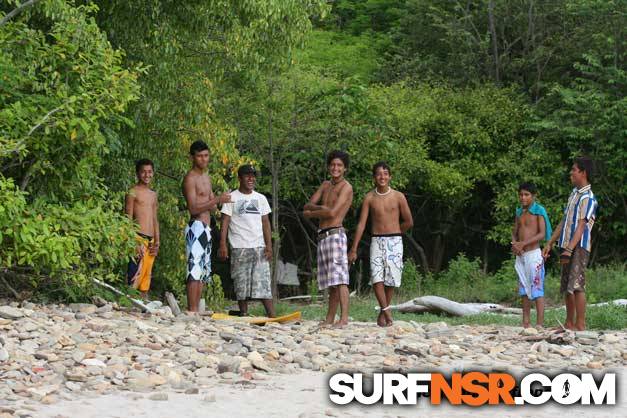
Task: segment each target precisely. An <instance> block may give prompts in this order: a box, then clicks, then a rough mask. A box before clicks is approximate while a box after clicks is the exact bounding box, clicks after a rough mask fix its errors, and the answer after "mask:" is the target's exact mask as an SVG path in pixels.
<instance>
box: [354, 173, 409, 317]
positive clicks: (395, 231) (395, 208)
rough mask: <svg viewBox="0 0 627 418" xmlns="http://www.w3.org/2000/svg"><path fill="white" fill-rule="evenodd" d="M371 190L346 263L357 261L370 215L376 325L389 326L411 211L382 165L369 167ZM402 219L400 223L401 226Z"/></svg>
mask: <svg viewBox="0 0 627 418" xmlns="http://www.w3.org/2000/svg"><path fill="white" fill-rule="evenodd" d="M372 176H373V177H374V182H375V186H376V187H375V189H374V190H372V191H370V192H368V193H367V194H366V197H365V198H364V203H363V205H362V206H361V215H360V216H359V224H358V225H357V231H356V232H355V239H354V240H353V245H352V247H351V250H350V252H349V253H348V261H349V263H354V262H355V260H356V259H357V248H358V246H359V241H360V240H361V237H362V236H363V234H364V229H365V228H366V222H367V220H368V215H369V214H370V213H372V241H371V243H370V277H371V284H372V287H373V288H374V294H375V296H376V297H377V301H378V302H379V306H380V307H381V310H380V311H379V316H378V318H377V325H379V326H381V327H383V326H390V325H392V313H391V312H390V310H389V307H390V303H392V296H393V294H394V288H395V287H400V285H401V276H402V274H403V233H404V232H405V231H407V230H409V229H410V228H411V227H412V226H413V225H414V221H413V219H412V215H411V210H409V205H408V204H407V199H406V198H405V195H404V194H403V193H401V192H398V191H396V190H394V189H392V188H391V187H390V180H391V179H392V174H391V171H390V167H389V166H388V164H387V163H386V162H384V161H380V162H378V163H376V164H375V165H374V166H373V167H372ZM401 219H402V223H401Z"/></svg>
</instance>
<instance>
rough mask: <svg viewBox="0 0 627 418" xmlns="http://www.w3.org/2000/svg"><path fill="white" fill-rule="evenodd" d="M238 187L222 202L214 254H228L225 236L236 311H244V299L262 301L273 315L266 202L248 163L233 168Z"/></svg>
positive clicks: (225, 257)
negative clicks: (256, 189)
mask: <svg viewBox="0 0 627 418" xmlns="http://www.w3.org/2000/svg"><path fill="white" fill-rule="evenodd" d="M237 177H238V179H239V189H238V190H236V191H234V192H232V193H231V203H225V204H224V205H223V206H222V231H221V234H220V249H219V251H218V256H219V257H220V258H221V259H223V260H226V259H227V258H229V250H228V247H227V237H228V241H229V246H230V247H231V277H232V278H233V281H234V283H235V296H236V297H237V303H238V305H239V309H240V315H242V316H244V315H248V302H247V301H248V300H250V299H258V300H261V302H262V303H263V306H264V308H265V309H266V314H267V316H269V317H271V318H273V317H274V316H275V313H274V306H273V305H272V287H271V280H270V260H272V236H271V232H270V220H269V219H268V214H269V213H270V205H269V204H268V200H267V199H266V197H265V196H264V195H262V194H261V193H257V192H256V191H255V190H254V189H255V183H256V181H257V171H256V170H255V168H254V167H252V166H251V165H248V164H247V165H243V166H241V167H240V168H239V169H238V170H237Z"/></svg>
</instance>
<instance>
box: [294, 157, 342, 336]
mask: <svg viewBox="0 0 627 418" xmlns="http://www.w3.org/2000/svg"><path fill="white" fill-rule="evenodd" d="M348 164H349V161H348V154H346V153H345V152H342V151H332V152H331V153H329V155H328V156H327V168H328V170H329V175H330V176H331V180H326V181H324V182H323V183H322V184H321V185H320V187H319V188H318V190H316V192H315V193H314V194H313V196H311V199H309V203H307V204H306V205H305V206H304V208H303V210H304V211H303V216H305V217H306V218H317V219H319V221H320V223H319V228H320V229H319V230H318V254H317V259H318V288H319V289H320V290H324V289H327V288H328V289H329V309H328V311H327V316H326V319H325V320H324V322H323V325H324V326H330V325H333V322H334V321H335V313H336V311H337V307H338V305H339V306H340V310H341V316H340V320H339V321H338V322H337V323H335V326H337V327H343V326H344V325H346V324H348V283H349V275H348V259H347V254H346V250H347V246H348V241H347V239H346V231H345V230H344V228H343V226H342V223H343V222H344V217H345V216H346V212H348V209H349V208H350V206H351V203H352V202H353V187H352V186H351V185H350V183H349V182H348V181H346V179H345V178H344V174H345V173H346V170H347V169H348Z"/></svg>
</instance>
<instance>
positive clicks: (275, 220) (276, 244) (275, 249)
mask: <svg viewBox="0 0 627 418" xmlns="http://www.w3.org/2000/svg"><path fill="white" fill-rule="evenodd" d="M272 90H273V88H272V86H270V92H269V93H270V95H272ZM272 123H273V120H272V108H271V107H269V108H268V145H269V146H270V172H271V173H272V208H273V210H272V231H273V235H274V236H275V239H274V240H273V242H272V300H273V301H274V303H275V304H276V303H277V302H278V301H279V284H278V274H279V270H278V268H277V265H278V260H279V251H280V250H281V234H279V227H280V225H279V172H280V163H279V162H278V161H276V160H275V158H274V137H273V132H272Z"/></svg>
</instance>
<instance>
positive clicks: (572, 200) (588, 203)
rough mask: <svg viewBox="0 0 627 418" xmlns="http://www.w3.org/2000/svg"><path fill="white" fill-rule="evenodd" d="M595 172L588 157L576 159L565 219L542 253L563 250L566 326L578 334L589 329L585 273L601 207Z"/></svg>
mask: <svg viewBox="0 0 627 418" xmlns="http://www.w3.org/2000/svg"><path fill="white" fill-rule="evenodd" d="M591 173H592V160H590V159H589V158H587V157H578V158H575V161H574V164H573V166H572V168H571V170H570V181H571V183H572V184H573V186H575V188H574V189H573V191H572V193H571V194H570V197H569V198H568V204H567V205H566V208H565V209H564V218H563V219H562V221H561V222H560V224H559V225H558V226H557V228H555V232H554V233H553V235H552V236H551V239H550V240H549V241H548V242H547V244H546V247H544V250H543V251H542V255H543V256H544V257H545V258H547V257H548V256H549V253H550V251H551V249H552V248H553V245H554V244H555V242H557V243H558V244H557V245H558V247H559V248H560V249H561V254H560V263H561V264H562V274H561V284H560V292H561V293H562V294H564V299H565V302H566V323H565V324H564V326H565V327H566V328H567V329H570V330H577V331H582V330H584V329H585V328H586V294H585V290H586V276H585V270H586V266H587V265H588V260H589V259H590V250H591V248H592V239H591V238H592V235H591V234H592V227H593V226H594V221H595V219H596V211H597V207H598V203H597V200H596V198H595V196H594V193H592V188H591V186H590V178H591Z"/></svg>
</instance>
